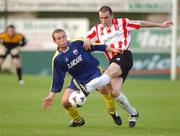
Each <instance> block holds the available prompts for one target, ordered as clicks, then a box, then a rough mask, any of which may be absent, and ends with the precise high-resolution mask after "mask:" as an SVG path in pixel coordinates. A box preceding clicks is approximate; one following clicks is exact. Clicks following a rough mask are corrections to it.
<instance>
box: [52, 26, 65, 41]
mask: <svg viewBox="0 0 180 136" xmlns="http://www.w3.org/2000/svg"><path fill="white" fill-rule="evenodd" d="M60 32H64V33H65V31H64V30H63V29H55V30H54V31H53V32H52V38H53V40H55V39H54V35H55V34H56V33H60Z"/></svg>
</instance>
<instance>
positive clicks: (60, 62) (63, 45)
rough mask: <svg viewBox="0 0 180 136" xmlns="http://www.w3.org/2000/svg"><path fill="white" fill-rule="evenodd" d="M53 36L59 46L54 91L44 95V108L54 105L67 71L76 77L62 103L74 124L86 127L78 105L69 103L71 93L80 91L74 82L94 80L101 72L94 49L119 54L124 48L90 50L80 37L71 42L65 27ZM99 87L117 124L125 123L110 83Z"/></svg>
mask: <svg viewBox="0 0 180 136" xmlns="http://www.w3.org/2000/svg"><path fill="white" fill-rule="evenodd" d="M52 37H53V40H54V42H55V43H56V44H57V45H58V48H57V51H56V53H55V55H54V57H53V78H52V87H51V91H50V93H49V95H48V96H47V97H46V98H44V100H43V102H42V106H43V108H44V109H47V108H48V107H50V106H51V105H52V103H53V100H54V97H55V95H56V93H57V92H60V91H61V89H62V87H63V84H64V78H65V74H66V72H68V73H69V74H70V75H71V76H72V77H73V79H72V80H71V82H70V84H69V85H68V87H67V88H66V89H65V91H64V95H63V97H62V101H61V103H62V105H63V106H64V108H65V109H66V110H67V112H68V113H69V115H70V116H71V117H72V119H73V120H72V122H71V124H70V126H71V127H76V126H82V125H84V124H85V121H84V119H83V118H82V117H81V116H80V114H79V113H78V110H77V108H76V107H73V106H71V104H70V103H69V96H70V94H71V93H72V92H73V91H75V90H78V87H77V86H76V84H75V82H74V81H76V82H77V83H78V84H87V83H88V82H90V81H91V80H92V79H94V78H96V77H99V76H100V75H101V72H100V70H99V68H98V65H99V62H98V60H97V59H96V58H94V57H93V56H92V55H91V54H90V52H91V51H110V52H115V53H119V52H120V51H119V50H117V49H113V48H111V47H108V46H106V45H98V46H95V45H94V46H92V47H91V49H90V50H88V51H86V50H85V49H84V48H83V44H84V42H83V41H82V40H76V41H74V42H70V41H68V40H67V36H66V33H65V31H64V30H62V29H56V30H54V32H53V33H52ZM98 90H99V91H100V92H101V93H102V94H103V96H104V98H105V102H106V105H107V107H108V110H109V114H110V115H111V116H112V118H113V119H114V122H115V123H116V124H117V125H121V124H122V121H121V118H120V117H119V115H118V113H117V112H116V111H115V105H114V99H113V97H112V96H111V92H110V91H109V90H108V88H107V87H106V86H103V87H100V88H98Z"/></svg>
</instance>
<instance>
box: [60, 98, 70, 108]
mask: <svg viewBox="0 0 180 136" xmlns="http://www.w3.org/2000/svg"><path fill="white" fill-rule="evenodd" d="M61 104H62V106H63V107H64V108H65V109H67V108H69V107H71V104H70V103H69V101H68V98H67V99H62V100H61Z"/></svg>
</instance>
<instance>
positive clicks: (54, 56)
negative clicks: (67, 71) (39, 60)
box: [52, 50, 61, 61]
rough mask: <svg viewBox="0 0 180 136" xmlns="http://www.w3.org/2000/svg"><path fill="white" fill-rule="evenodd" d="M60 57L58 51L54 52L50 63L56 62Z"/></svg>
mask: <svg viewBox="0 0 180 136" xmlns="http://www.w3.org/2000/svg"><path fill="white" fill-rule="evenodd" d="M60 55H61V53H60V52H59V51H58V50H56V51H55V52H54V55H53V58H52V61H57V60H58V59H59V56H60Z"/></svg>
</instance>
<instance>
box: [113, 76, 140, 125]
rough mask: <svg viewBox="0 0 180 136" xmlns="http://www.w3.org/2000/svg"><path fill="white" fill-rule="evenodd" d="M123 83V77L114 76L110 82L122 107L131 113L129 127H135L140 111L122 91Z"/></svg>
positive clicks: (114, 94)
mask: <svg viewBox="0 0 180 136" xmlns="http://www.w3.org/2000/svg"><path fill="white" fill-rule="evenodd" d="M122 85H123V79H122V78H121V77H120V78H113V79H112V80H111V84H110V86H111V88H112V95H113V96H114V98H115V100H116V101H117V103H119V104H120V105H121V107H122V108H123V109H124V110H125V111H127V112H128V113H129V114H130V119H129V127H134V126H135V125H136V121H137V118H138V112H137V111H136V109H135V108H134V107H133V106H132V105H131V104H130V102H129V100H128V98H127V97H126V96H125V95H124V94H123V93H122V91H121V87H122Z"/></svg>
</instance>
